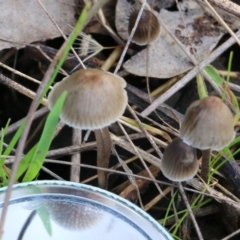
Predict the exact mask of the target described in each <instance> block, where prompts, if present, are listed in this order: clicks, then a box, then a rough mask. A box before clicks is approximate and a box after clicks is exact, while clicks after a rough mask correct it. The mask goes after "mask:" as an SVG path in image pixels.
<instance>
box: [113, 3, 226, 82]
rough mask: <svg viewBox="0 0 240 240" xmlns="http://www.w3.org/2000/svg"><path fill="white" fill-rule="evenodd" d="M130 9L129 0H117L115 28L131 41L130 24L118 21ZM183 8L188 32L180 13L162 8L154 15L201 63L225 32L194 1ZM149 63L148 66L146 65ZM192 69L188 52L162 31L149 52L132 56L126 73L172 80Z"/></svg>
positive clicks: (125, 66)
mask: <svg viewBox="0 0 240 240" xmlns="http://www.w3.org/2000/svg"><path fill="white" fill-rule="evenodd" d="M186 4H187V5H186ZM127 6H128V7H127ZM129 7H130V5H129V3H128V2H127V1H126V0H118V5H117V7H116V28H117V31H118V33H119V34H120V35H121V36H122V37H123V38H124V39H127V38H128V32H127V23H126V24H120V25H118V23H119V21H118V20H117V19H118V18H119V16H118V15H120V19H121V21H122V22H124V21H123V13H119V11H123V9H125V11H126V10H127V9H129ZM181 8H182V15H183V18H184V21H185V24H186V26H187V29H186V28H185V25H184V23H183V21H182V17H181V14H180V13H179V12H178V11H176V12H170V11H167V10H164V9H162V10H161V12H160V13H156V12H155V14H156V16H157V17H158V19H159V20H160V21H163V22H164V23H165V25H167V28H168V30H169V31H170V32H171V33H172V34H173V35H174V36H175V37H177V38H178V39H179V40H180V41H181V43H182V44H183V45H184V46H185V48H186V49H187V50H188V51H189V52H190V53H191V54H192V55H194V57H195V58H196V60H197V61H198V62H200V61H202V60H203V59H204V58H205V57H206V56H208V54H209V53H210V52H211V51H212V49H213V48H214V47H215V46H216V44H217V43H218V41H219V40H220V38H221V37H222V35H223V34H224V32H223V31H222V30H221V28H220V27H219V26H218V24H217V23H216V21H215V20H214V19H213V18H212V17H211V16H208V15H206V14H205V12H204V10H203V9H202V8H201V7H200V6H199V5H198V4H197V3H196V2H195V1H193V0H188V1H184V4H182V5H181ZM128 11H129V10H128ZM125 13H126V12H125ZM125 21H127V20H125ZM188 36H189V37H188ZM147 56H148V61H147ZM147 62H148V66H146V63H147ZM192 66H193V65H192V63H191V60H190V59H189V57H188V56H187V55H186V53H185V52H184V51H183V50H182V49H181V47H180V46H179V45H178V44H177V43H176V42H175V40H174V39H173V38H172V37H171V36H170V35H169V34H168V33H167V32H166V31H165V30H164V29H163V28H161V34H160V36H159V38H158V39H157V40H156V41H155V42H153V43H151V44H149V45H148V47H147V48H146V49H144V50H142V51H141V52H139V53H138V54H136V55H135V56H133V57H132V58H131V59H130V60H128V61H127V62H125V64H124V65H123V67H124V68H125V70H126V71H128V72H130V73H132V74H135V75H138V76H146V74H147V73H148V76H149V77H156V78H170V77H173V76H176V75H179V74H181V73H184V72H186V71H187V70H189V69H191V68H192ZM147 68H148V69H147Z"/></svg>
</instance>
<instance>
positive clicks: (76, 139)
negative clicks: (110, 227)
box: [70, 128, 82, 183]
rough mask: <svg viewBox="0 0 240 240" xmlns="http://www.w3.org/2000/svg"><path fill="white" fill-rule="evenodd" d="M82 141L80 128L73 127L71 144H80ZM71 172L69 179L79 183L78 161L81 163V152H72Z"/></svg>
mask: <svg viewBox="0 0 240 240" xmlns="http://www.w3.org/2000/svg"><path fill="white" fill-rule="evenodd" d="M81 142H82V130H81V129H76V128H75V129H73V136H72V143H73V145H81ZM71 162H72V164H73V165H72V166H71V174H70V181H72V182H76V183H79V182H80V169H81V168H80V163H81V153H80V152H77V153H74V154H73V155H72V157H71Z"/></svg>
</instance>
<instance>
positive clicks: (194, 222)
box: [178, 183, 203, 240]
mask: <svg viewBox="0 0 240 240" xmlns="http://www.w3.org/2000/svg"><path fill="white" fill-rule="evenodd" d="M178 187H179V191H180V193H181V195H182V197H183V200H184V202H185V204H186V207H187V209H188V212H189V214H190V217H191V219H192V221H193V224H194V227H195V229H196V232H197V235H198V237H199V239H200V240H203V236H202V233H201V231H200V228H199V226H198V224H197V221H196V218H195V216H194V214H193V211H192V208H191V206H190V204H189V202H188V199H187V196H186V194H185V192H184V189H183V186H182V184H181V183H178Z"/></svg>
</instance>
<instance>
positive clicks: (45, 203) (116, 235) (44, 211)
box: [0, 181, 173, 240]
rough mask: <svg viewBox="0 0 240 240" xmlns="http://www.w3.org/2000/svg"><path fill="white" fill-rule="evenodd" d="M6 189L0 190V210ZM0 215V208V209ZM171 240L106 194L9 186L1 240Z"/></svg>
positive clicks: (73, 186) (81, 188)
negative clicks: (10, 193) (8, 200)
mask: <svg viewBox="0 0 240 240" xmlns="http://www.w3.org/2000/svg"><path fill="white" fill-rule="evenodd" d="M5 192H6V188H1V189H0V208H2V207H3V201H4V197H5ZM0 214H1V209H0ZM11 239H14V240H21V239H23V240H24V239H26V240H32V239H34V240H43V239H44V240H48V239H49V240H53V239H56V240H65V239H69V240H75V239H84V240H95V239H101V240H112V239H114V240H123V239H124V240H134V239H137V240H155V239H157V240H165V239H169V240H170V239H173V238H172V237H171V236H170V235H169V233H168V232H167V231H166V230H165V229H164V228H163V227H162V226H161V225H160V224H159V223H158V222H157V221H155V220H154V219H153V218H152V217H151V216H149V215H148V214H147V213H146V212H144V211H143V210H141V209H140V208H139V207H137V206H136V205H134V204H132V203H131V202H129V201H127V200H125V199H123V198H121V197H119V196H117V195H115V194H112V193H110V192H108V191H105V190H102V189H99V188H96V187H92V186H89V185H85V184H77V183H72V182H64V181H35V182H30V183H21V184H16V185H14V187H13V191H12V195H11V200H10V204H9V209H8V212H7V218H6V222H5V225H4V234H3V240H11Z"/></svg>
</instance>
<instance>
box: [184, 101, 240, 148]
mask: <svg viewBox="0 0 240 240" xmlns="http://www.w3.org/2000/svg"><path fill="white" fill-rule="evenodd" d="M180 136H181V138H182V139H183V141H184V142H185V143H187V144H188V145H191V146H193V147H194V148H199V149H213V150H221V149H222V148H224V147H225V146H227V145H229V143H230V142H231V141H232V140H233V139H234V137H235V132H234V121H233V114H232V113H231V111H230V109H229V108H228V106H227V105H226V104H225V103H224V102H223V101H222V100H221V99H220V98H218V97H215V96H209V97H206V98H204V99H201V100H197V101H195V102H193V103H192V104H191V105H190V106H189V107H188V109H187V111H186V115H185V118H184V120H183V122H182V126H181V128H180Z"/></svg>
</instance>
